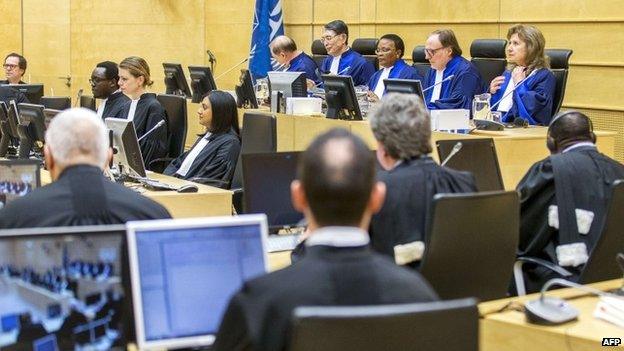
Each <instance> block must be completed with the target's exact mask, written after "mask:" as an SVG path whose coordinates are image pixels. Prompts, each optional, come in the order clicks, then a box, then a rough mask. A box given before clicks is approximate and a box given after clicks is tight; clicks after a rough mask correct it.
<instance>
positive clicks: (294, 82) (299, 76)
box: [268, 72, 308, 98]
mask: <svg viewBox="0 0 624 351" xmlns="http://www.w3.org/2000/svg"><path fill="white" fill-rule="evenodd" d="M268 75H269V90H270V91H271V92H273V91H281V92H282V94H283V96H284V97H285V98H286V97H307V96H308V86H307V83H306V75H305V72H269V73H268Z"/></svg>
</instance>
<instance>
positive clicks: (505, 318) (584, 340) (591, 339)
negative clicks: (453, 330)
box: [479, 279, 624, 351]
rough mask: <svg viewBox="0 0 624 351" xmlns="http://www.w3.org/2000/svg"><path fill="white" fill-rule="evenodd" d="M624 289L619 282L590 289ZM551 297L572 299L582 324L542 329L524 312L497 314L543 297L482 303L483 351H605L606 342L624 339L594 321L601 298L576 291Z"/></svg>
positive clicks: (610, 326)
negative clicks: (595, 310)
mask: <svg viewBox="0 0 624 351" xmlns="http://www.w3.org/2000/svg"><path fill="white" fill-rule="evenodd" d="M621 285H622V280H621V279H616V280H610V281H607V282H601V283H596V284H591V285H590V286H592V287H594V288H597V289H599V290H610V289H614V288H618V287H620V286H621ZM548 295H549V296H558V297H562V298H566V299H569V300H568V301H569V302H570V303H571V304H572V305H573V306H574V307H576V308H577V309H578V310H579V311H580V312H581V314H580V316H579V319H578V321H575V322H570V323H566V324H563V325H559V326H539V325H534V324H529V323H527V322H526V320H525V317H524V313H522V312H518V311H512V310H508V311H504V312H500V313H496V312H494V311H497V310H499V309H500V308H502V307H503V306H505V305H506V304H507V303H509V302H510V301H516V302H519V303H523V302H524V301H527V300H531V299H535V298H536V297H538V296H539V294H532V295H527V296H524V297H516V298H509V299H502V300H496V301H490V302H485V303H481V304H479V312H480V313H481V315H484V316H485V317H483V318H482V319H481V320H480V324H479V327H480V344H481V345H480V346H481V348H480V349H481V351H490V350H496V351H499V350H535V351H537V350H549V351H556V350H575V351H577V350H601V349H603V348H602V346H601V345H602V344H601V342H602V338H621V339H624V329H622V328H619V327H617V326H615V325H613V324H610V323H608V322H605V321H603V320H600V319H596V318H594V317H593V311H594V308H595V307H596V303H597V302H598V298H597V297H595V296H589V295H587V294H586V293H584V292H582V291H578V290H573V289H561V290H556V291H552V292H549V293H548ZM492 312H494V313H492ZM619 349H624V346H622V345H620V347H619Z"/></svg>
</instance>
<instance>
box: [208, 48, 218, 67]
mask: <svg viewBox="0 0 624 351" xmlns="http://www.w3.org/2000/svg"><path fill="white" fill-rule="evenodd" d="M206 53H207V54H208V62H210V70H211V71H212V72H214V68H215V66H216V65H217V57H216V56H215V55H214V54H213V53H212V51H210V49H208V50H206Z"/></svg>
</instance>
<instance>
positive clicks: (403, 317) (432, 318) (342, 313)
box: [290, 299, 479, 351]
mask: <svg viewBox="0 0 624 351" xmlns="http://www.w3.org/2000/svg"><path fill="white" fill-rule="evenodd" d="M478 317H479V314H478V310H477V306H476V301H475V300H474V299H462V300H450V301H440V302H428V303H413V304H397V305H381V306H348V307H346V306H313V307H297V308H296V309H295V310H294V312H293V323H292V338H291V343H290V350H291V351H321V350H322V351H339V350H340V351H373V350H374V351H378V350H384V351H399V350H401V351H404V350H418V351H429V350H431V351H433V350H436V351H437V350H446V351H454V350H463V351H470V350H478V349H479V324H478V323H479V321H478Z"/></svg>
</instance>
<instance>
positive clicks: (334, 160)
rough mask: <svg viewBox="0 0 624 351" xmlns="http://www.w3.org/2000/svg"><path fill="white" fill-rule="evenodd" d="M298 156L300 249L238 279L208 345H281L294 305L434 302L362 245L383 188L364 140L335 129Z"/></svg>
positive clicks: (295, 195)
mask: <svg viewBox="0 0 624 351" xmlns="http://www.w3.org/2000/svg"><path fill="white" fill-rule="evenodd" d="M299 162H300V164H299V172H298V173H299V174H298V180H295V181H294V182H293V183H292V185H291V192H292V199H293V205H294V207H295V208H296V209H297V210H299V211H301V212H303V213H304V214H305V217H306V219H307V221H308V223H309V230H310V231H311V235H310V236H309V238H308V240H307V241H306V245H307V252H306V254H305V256H304V257H303V258H302V259H301V260H300V261H299V262H297V263H296V264H294V265H292V266H290V267H287V268H285V269H282V270H280V271H277V272H273V273H271V274H268V275H265V276H263V277H260V278H256V279H254V280H251V281H248V282H246V283H245V284H244V285H243V287H242V288H241V290H240V291H239V292H238V293H237V294H235V295H234V297H232V299H231V301H230V304H229V306H228V308H227V310H226V312H225V314H224V316H223V320H222V322H221V326H220V328H219V332H218V334H217V338H216V341H215V344H214V345H213V350H215V351H221V350H250V349H253V350H267V351H268V350H271V351H280V350H285V349H287V348H288V343H289V340H290V322H291V314H292V312H293V310H294V308H296V307H298V306H306V305H307V306H310V305H315V306H337V305H349V306H355V305H380V304H398V303H412V302H427V301H434V300H437V296H436V294H435V292H434V291H433V290H432V289H431V287H429V285H428V284H427V282H426V281H425V280H424V279H423V278H422V277H421V276H420V275H419V274H418V273H416V272H413V271H410V270H407V269H405V268H402V267H398V266H396V265H395V264H394V263H393V262H392V261H390V260H388V259H387V258H385V257H383V256H381V255H378V254H376V253H373V252H372V251H371V250H370V248H369V247H368V243H369V239H368V234H367V233H366V231H365V229H366V228H367V227H368V222H369V221H370V217H371V215H372V214H373V213H374V212H375V211H377V210H379V208H380V207H381V205H382V203H383V199H384V190H385V186H384V184H383V183H380V182H376V181H375V164H374V157H373V155H372V154H371V152H370V151H369V149H368V148H367V147H366V145H365V144H364V142H363V141H362V140H360V139H359V138H357V137H356V136H354V135H352V134H350V133H349V132H347V131H345V130H342V129H334V130H331V131H329V132H327V133H325V134H323V135H321V136H320V137H318V138H317V139H316V140H315V141H313V142H312V144H311V145H310V146H309V147H308V149H307V150H306V151H305V152H304V153H303V155H302V156H301V157H300V161H299ZM319 337H323V336H322V335H319Z"/></svg>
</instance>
